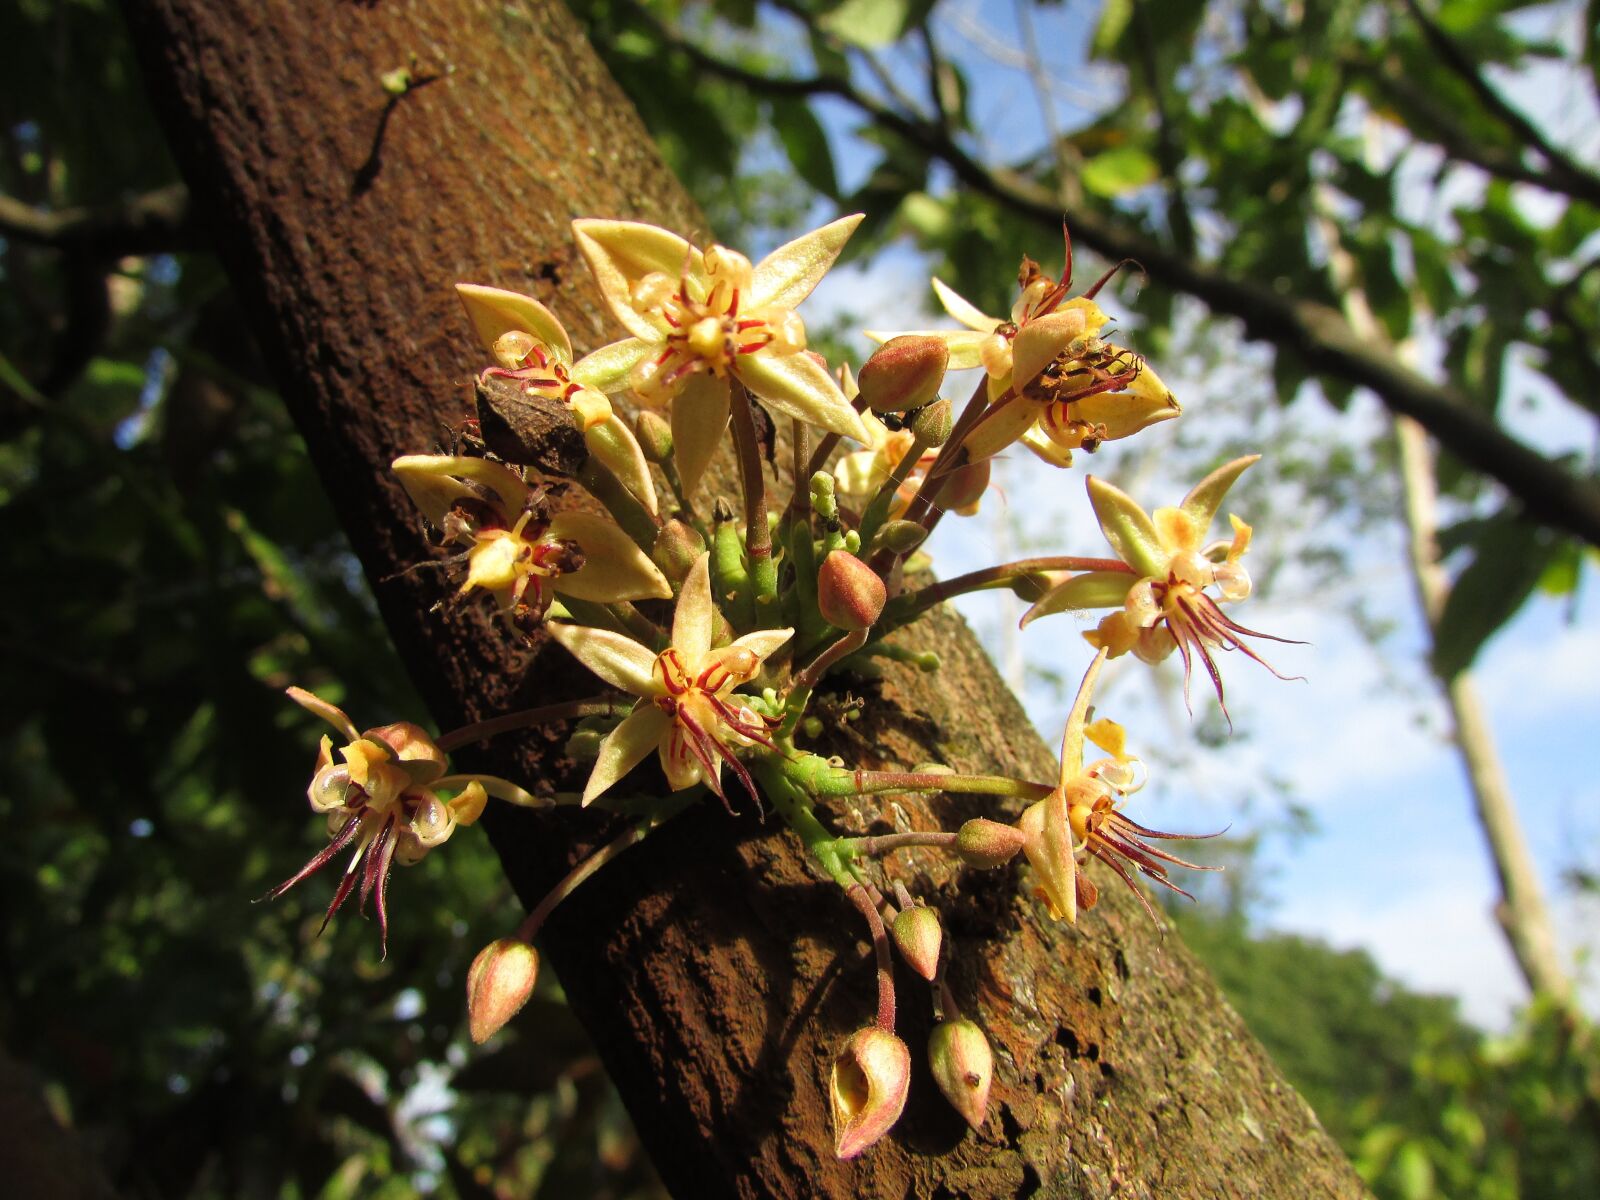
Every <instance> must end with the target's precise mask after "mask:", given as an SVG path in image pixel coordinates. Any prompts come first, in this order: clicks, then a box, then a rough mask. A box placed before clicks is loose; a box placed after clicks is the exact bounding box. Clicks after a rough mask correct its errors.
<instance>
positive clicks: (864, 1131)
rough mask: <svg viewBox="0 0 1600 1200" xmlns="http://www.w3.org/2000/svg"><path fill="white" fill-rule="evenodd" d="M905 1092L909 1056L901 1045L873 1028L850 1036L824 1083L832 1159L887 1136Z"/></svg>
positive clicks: (852, 1153) (902, 1105) (908, 1083)
mask: <svg viewBox="0 0 1600 1200" xmlns="http://www.w3.org/2000/svg"><path fill="white" fill-rule="evenodd" d="M910 1087H911V1051H910V1050H908V1049H907V1048H906V1044H905V1043H904V1042H902V1041H901V1040H900V1039H899V1038H897V1037H895V1035H894V1034H892V1033H888V1032H886V1031H885V1030H882V1029H879V1028H878V1027H877V1026H876V1025H869V1026H867V1027H866V1028H865V1029H858V1030H857V1031H856V1032H855V1033H853V1034H852V1035H851V1036H850V1040H849V1041H848V1042H846V1043H845V1047H844V1051H843V1052H842V1053H841V1054H840V1055H839V1057H838V1058H836V1059H835V1060H834V1062H833V1075H832V1077H831V1078H830V1079H829V1081H828V1100H829V1102H830V1103H831V1105H832V1107H833V1152H834V1154H835V1155H837V1156H838V1157H839V1158H854V1157H855V1156H856V1155H858V1154H860V1153H861V1152H862V1151H863V1150H865V1149H866V1148H867V1147H868V1146H870V1145H872V1144H873V1143H874V1142H876V1141H877V1140H878V1139H879V1138H881V1137H882V1136H883V1135H884V1134H886V1133H888V1132H889V1130H890V1128H891V1127H892V1126H893V1125H894V1123H895V1122H896V1121H898V1120H899V1119H900V1113H901V1111H902V1110H903V1109H904V1108H905V1106H906V1093H907V1091H909V1090H910Z"/></svg>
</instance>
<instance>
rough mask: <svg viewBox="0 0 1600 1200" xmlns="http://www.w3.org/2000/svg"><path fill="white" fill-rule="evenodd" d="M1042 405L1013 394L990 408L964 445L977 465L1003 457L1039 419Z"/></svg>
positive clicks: (979, 420)
mask: <svg viewBox="0 0 1600 1200" xmlns="http://www.w3.org/2000/svg"><path fill="white" fill-rule="evenodd" d="M1039 409H1040V406H1039V402H1038V401H1036V400H1029V399H1028V398H1027V397H1026V396H1017V395H1012V396H1008V397H1006V398H1005V399H1003V400H1001V401H1000V403H998V404H992V405H990V406H989V409H988V411H986V412H985V413H984V414H983V416H982V417H980V418H979V419H978V423H977V424H976V425H974V426H973V427H972V432H971V433H970V434H968V435H967V440H966V441H965V442H964V443H963V444H964V445H965V446H966V448H967V457H968V458H969V459H970V460H972V461H973V462H976V461H978V460H979V459H983V458H989V457H991V456H993V455H996V454H999V453H1000V451H1002V450H1004V449H1005V448H1006V447H1007V446H1009V445H1011V443H1012V442H1014V441H1016V440H1017V439H1018V438H1020V437H1021V436H1022V435H1023V433H1025V432H1026V431H1027V429H1028V428H1029V426H1031V425H1032V424H1033V423H1034V421H1035V420H1037V419H1038V416H1039Z"/></svg>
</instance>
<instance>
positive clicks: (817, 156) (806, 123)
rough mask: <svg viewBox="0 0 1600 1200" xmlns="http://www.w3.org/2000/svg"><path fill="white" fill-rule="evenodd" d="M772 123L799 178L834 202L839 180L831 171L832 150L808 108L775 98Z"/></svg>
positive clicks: (792, 99)
mask: <svg viewBox="0 0 1600 1200" xmlns="http://www.w3.org/2000/svg"><path fill="white" fill-rule="evenodd" d="M772 123H773V126H774V128H775V129H776V130H777V133H778V140H779V141H781V142H782V143H783V148H784V151H785V152H786V153H787V154H788V155H789V161H790V162H791V163H793V164H794V169H795V171H796V172H798V173H799V175H800V178H801V179H804V180H805V181H806V182H807V183H809V184H810V185H811V186H812V187H814V188H816V189H817V191H819V192H821V193H822V194H823V195H824V196H826V197H828V199H830V200H837V199H838V198H839V179H838V176H837V175H835V173H834V170H833V150H832V149H831V148H830V147H829V145H828V135H827V134H826V133H824V132H823V129H822V124H821V122H819V121H818V120H817V116H816V114H815V113H813V112H812V111H811V106H810V105H809V104H807V103H806V102H805V101H804V100H801V99H798V98H796V97H792V96H781V97H775V98H774V99H773V101H772Z"/></svg>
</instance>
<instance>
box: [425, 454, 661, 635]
mask: <svg viewBox="0 0 1600 1200" xmlns="http://www.w3.org/2000/svg"><path fill="white" fill-rule="evenodd" d="M394 471H395V474H397V475H398V476H399V477H400V482H401V483H402V484H403V485H404V486H405V489H406V492H407V494H409V495H410V497H411V499H412V500H413V501H415V502H416V505H417V507H418V508H420V509H421V510H422V511H423V514H424V515H425V516H426V517H427V518H428V520H429V521H430V522H432V524H433V525H434V527H435V528H437V529H438V530H439V531H440V532H441V533H442V534H443V535H444V540H445V542H446V543H447V544H449V543H461V544H463V545H466V546H467V547H469V549H468V550H467V551H466V554H465V558H466V562H467V577H466V580H465V582H463V583H462V585H461V588H460V593H459V594H465V593H467V592H470V591H471V590H472V589H473V588H483V589H484V590H485V591H487V592H488V593H489V594H490V595H492V596H493V597H494V598H495V601H496V602H497V603H498V605H499V607H500V611H501V613H502V614H503V615H504V616H505V617H506V619H507V620H508V621H509V622H510V623H511V625H512V626H513V627H514V628H517V629H519V630H521V631H522V632H524V633H526V632H528V631H529V630H530V629H531V628H532V627H533V626H534V625H537V624H538V623H539V622H540V621H541V620H543V619H544V614H545V610H546V609H548V608H549V607H550V600H551V597H552V596H553V595H565V596H573V597H576V598H577V599H579V600H595V601H599V602H602V603H610V602H613V601H617V600H665V599H668V598H669V597H671V595H672V585H671V584H669V583H668V582H667V578H666V576H665V575H663V574H662V573H661V571H660V569H659V568H658V567H657V566H656V565H655V563H653V562H651V561H650V558H649V556H648V555H646V554H645V553H644V551H642V550H640V549H639V547H638V546H636V545H634V543H633V541H632V540H631V539H629V537H628V536H627V535H626V534H625V533H623V532H622V530H621V529H619V528H617V526H616V525H615V524H614V523H613V522H612V521H611V520H610V519H609V518H607V517H600V516H595V515H593V514H591V513H580V512H562V513H557V514H555V515H554V516H551V515H549V513H548V512H547V510H546V507H545V504H544V498H543V494H542V492H540V491H539V490H538V489H536V488H532V487H529V486H528V484H526V483H524V482H523V480H522V477H521V476H520V475H518V474H517V473H516V472H514V471H512V470H510V469H508V468H507V467H505V466H503V465H502V464H500V463H497V462H490V461H489V460H488V459H484V458H471V457H466V456H461V455H448V454H408V455H406V456H405V457H403V458H397V459H396V460H395V462H394Z"/></svg>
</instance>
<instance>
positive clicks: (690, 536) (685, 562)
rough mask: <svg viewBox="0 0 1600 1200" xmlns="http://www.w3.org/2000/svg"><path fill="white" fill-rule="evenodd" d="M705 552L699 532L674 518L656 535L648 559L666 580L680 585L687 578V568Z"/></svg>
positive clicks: (704, 542) (704, 544) (703, 542)
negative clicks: (658, 568) (659, 569)
mask: <svg viewBox="0 0 1600 1200" xmlns="http://www.w3.org/2000/svg"><path fill="white" fill-rule="evenodd" d="M705 552H706V540H705V538H703V537H701V536H700V533H699V531H698V530H697V529H695V528H694V526H692V525H690V524H688V523H687V522H685V521H679V520H677V519H676V518H674V519H673V520H670V521H668V522H667V523H666V524H665V525H663V526H662V527H661V532H660V533H658V534H656V544H655V545H654V546H653V547H652V548H651V550H650V559H651V561H652V562H654V563H655V564H656V566H658V567H660V568H661V573H662V574H663V575H665V576H666V577H667V578H668V579H670V580H672V581H673V582H674V583H682V582H683V581H684V580H685V579H687V578H688V576H689V568H691V567H692V566H694V564H695V561H696V560H697V559H698V558H699V557H700V556H701V555H702V554H704V553H705Z"/></svg>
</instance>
